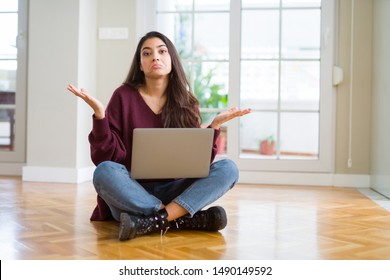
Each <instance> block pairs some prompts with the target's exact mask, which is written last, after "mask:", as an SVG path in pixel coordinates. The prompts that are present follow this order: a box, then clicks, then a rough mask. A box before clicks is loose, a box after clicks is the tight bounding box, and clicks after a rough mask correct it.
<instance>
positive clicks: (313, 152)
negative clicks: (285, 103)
mask: <svg viewBox="0 0 390 280" xmlns="http://www.w3.org/2000/svg"><path fill="white" fill-rule="evenodd" d="M280 126H281V132H280V154H281V156H285V157H290V158H313V159H317V158H318V140H319V113H282V114H281V124H280Z"/></svg>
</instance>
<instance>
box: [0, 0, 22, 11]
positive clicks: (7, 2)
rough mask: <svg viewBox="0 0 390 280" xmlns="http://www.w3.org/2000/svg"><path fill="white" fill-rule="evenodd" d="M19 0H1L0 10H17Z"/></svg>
mask: <svg viewBox="0 0 390 280" xmlns="http://www.w3.org/2000/svg"><path fill="white" fill-rule="evenodd" d="M17 11H18V0H2V1H0V12H17Z"/></svg>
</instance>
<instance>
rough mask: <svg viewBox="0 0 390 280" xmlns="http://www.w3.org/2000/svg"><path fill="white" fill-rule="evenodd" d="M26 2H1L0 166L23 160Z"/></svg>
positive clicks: (9, 0) (8, 0)
mask: <svg viewBox="0 0 390 280" xmlns="http://www.w3.org/2000/svg"><path fill="white" fill-rule="evenodd" d="M26 30H27V2H26V0H23V1H21V0H20V1H18V0H7V1H1V2H0V34H1V36H0V162H3V163H4V162H23V161H24V160H25V115H26V113H25V111H26V105H25V104H26V102H25V100H26V53H27V48H26V43H27V38H26V37H27V33H26Z"/></svg>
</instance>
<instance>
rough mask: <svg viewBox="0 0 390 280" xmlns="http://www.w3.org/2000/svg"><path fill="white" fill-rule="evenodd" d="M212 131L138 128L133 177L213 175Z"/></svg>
mask: <svg viewBox="0 0 390 280" xmlns="http://www.w3.org/2000/svg"><path fill="white" fill-rule="evenodd" d="M213 138H214V130H213V129H212V128H136V129H134V130H133V151H132V158H131V177H132V178H134V179H168V178H172V179H174V178H202V177H206V176H208V175H209V171H210V159H211V150H212V146H213Z"/></svg>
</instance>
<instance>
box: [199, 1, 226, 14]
mask: <svg viewBox="0 0 390 280" xmlns="http://www.w3.org/2000/svg"><path fill="white" fill-rule="evenodd" d="M229 8H230V0H195V11H206V10H207V11H221V10H222V11H227V10H229Z"/></svg>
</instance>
